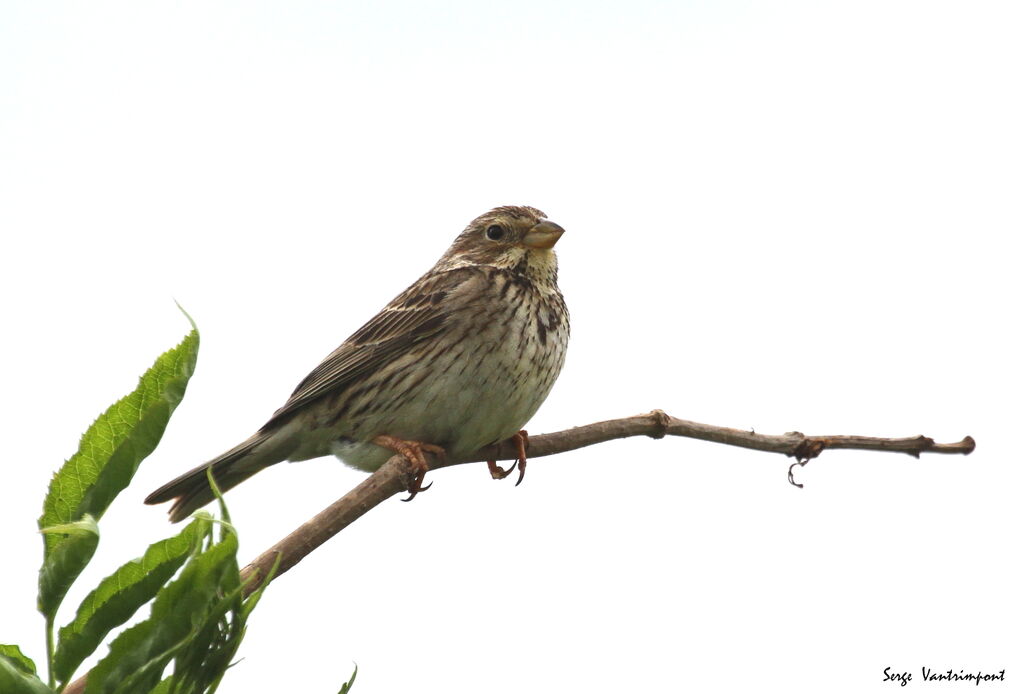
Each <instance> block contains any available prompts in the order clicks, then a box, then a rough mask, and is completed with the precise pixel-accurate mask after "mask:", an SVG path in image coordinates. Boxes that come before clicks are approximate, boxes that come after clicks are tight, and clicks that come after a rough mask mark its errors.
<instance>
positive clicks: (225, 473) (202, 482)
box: [146, 431, 288, 523]
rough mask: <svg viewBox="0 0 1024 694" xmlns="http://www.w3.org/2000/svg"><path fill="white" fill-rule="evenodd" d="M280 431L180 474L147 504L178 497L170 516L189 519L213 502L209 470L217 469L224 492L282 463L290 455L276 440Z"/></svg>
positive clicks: (250, 440) (251, 439)
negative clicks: (192, 514) (196, 511)
mask: <svg viewBox="0 0 1024 694" xmlns="http://www.w3.org/2000/svg"><path fill="white" fill-rule="evenodd" d="M274 433H276V432H262V431H261V432H258V433H256V434H254V435H253V436H251V437H249V438H248V439H246V440H245V441H243V442H242V443H240V444H238V445H237V446H235V447H234V448H232V449H231V450H230V451H227V452H225V453H222V454H221V455H219V456H217V457H216V458H214V459H213V460H211V461H209V462H206V463H203V464H202V465H200V466H199V467H197V468H195V469H193V470H189V471H188V472H186V473H185V474H184V475H181V476H180V477H176V478H175V479H173V480H171V481H170V482H168V483H167V484H165V485H164V486H162V487H160V488H159V489H157V490H156V491H155V492H153V493H152V494H150V495H149V496H147V497H146V503H147V504H162V503H164V502H165V501H171V500H172V499H173V500H174V504H173V505H172V506H171V510H170V511H169V512H168V515H170V517H171V522H172V523H177V522H178V521H180V520H182V519H183V518H187V517H188V516H189V515H190V514H191V513H192V512H193V511H195V510H196V509H199V508H202V507H203V506H205V505H206V504H208V503H210V502H211V501H213V498H214V497H213V491H212V490H211V489H210V482H209V480H207V478H206V471H207V470H208V469H211V468H212V470H213V479H214V480H215V481H216V482H217V486H218V487H219V488H220V490H221V491H222V492H226V491H227V490H229V489H231V488H232V487H234V486H236V485H238V484H241V483H242V482H244V481H245V480H247V479H249V478H250V477H252V476H253V475H255V474H256V473H257V472H259V471H260V470H262V469H263V468H265V467H269V466H271V465H273V464H274V463H279V462H281V461H282V460H284V459H285V458H286V457H287V456H288V451H287V450H282V447H281V445H280V444H277V443H276V442H275V440H274V439H275V437H274V436H273V434H274Z"/></svg>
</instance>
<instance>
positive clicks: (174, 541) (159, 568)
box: [54, 516, 211, 682]
mask: <svg viewBox="0 0 1024 694" xmlns="http://www.w3.org/2000/svg"><path fill="white" fill-rule="evenodd" d="M210 530H211V519H210V517H209V516H205V517H203V516H200V517H199V518H197V519H196V520H195V521H193V522H192V523H190V524H189V525H188V527H186V528H185V529H184V530H183V531H182V532H181V533H179V534H178V535H175V536H174V537H171V538H168V539H166V540H161V541H160V542H157V543H155V544H153V545H150V547H149V548H148V549H147V550H146V554H145V555H144V556H143V557H142V558H140V559H134V560H132V561H130V562H128V563H127V564H125V565H123V566H122V567H121V568H119V569H118V570H117V571H115V572H114V573H113V574H111V575H110V576H107V577H106V578H104V579H103V580H102V581H101V582H100V584H99V586H97V587H96V589H95V590H93V591H92V592H91V593H89V595H88V596H86V598H85V600H83V601H82V604H81V605H80V606H79V608H78V613H77V614H76V615H75V619H74V621H72V622H71V623H70V624H68V625H67V626H65V627H63V628H62V629H61V630H60V640H59V642H58V644H57V651H56V654H55V656H54V674H55V675H56V677H57V680H58V681H60V682H67V681H68V680H69V679H71V676H72V675H73V674H74V672H75V670H76V669H77V668H78V666H79V665H81V664H82V661H83V660H85V658H87V657H88V656H89V655H90V654H91V653H92V652H93V651H95V650H96V648H97V647H98V646H99V645H100V642H101V641H102V640H103V638H104V637H105V636H106V635H107V634H108V633H110V630H111V629H114V628H115V627H118V626H120V625H121V624H124V623H125V622H127V621H128V620H129V619H131V617H132V615H133V614H135V612H136V611H137V610H138V609H139V608H140V607H142V606H143V605H145V604H146V603H147V602H149V601H150V600H152V599H153V597H154V596H156V594H157V592H158V591H159V590H160V588H162V587H163V585H164V584H165V583H166V582H167V581H169V580H170V579H171V577H172V576H174V574H175V572H176V571H177V570H178V569H179V568H181V566H182V564H184V563H185V561H186V560H187V559H188V558H189V556H191V555H192V554H194V553H195V552H196V551H197V550H198V549H199V545H200V543H201V541H202V539H203V537H204V536H205V535H206V534H207V533H209V532H210Z"/></svg>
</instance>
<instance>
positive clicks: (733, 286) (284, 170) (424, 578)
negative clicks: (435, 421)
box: [0, 0, 1024, 694]
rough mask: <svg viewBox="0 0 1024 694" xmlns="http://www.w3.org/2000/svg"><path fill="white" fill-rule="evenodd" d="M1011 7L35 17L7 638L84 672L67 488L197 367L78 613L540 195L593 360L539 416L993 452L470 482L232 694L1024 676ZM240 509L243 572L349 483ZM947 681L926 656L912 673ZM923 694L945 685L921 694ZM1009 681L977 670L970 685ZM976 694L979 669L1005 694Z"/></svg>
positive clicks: (580, 333)
mask: <svg viewBox="0 0 1024 694" xmlns="http://www.w3.org/2000/svg"><path fill="white" fill-rule="evenodd" d="M1021 13H1022V10H1021V9H1020V6H1019V4H1018V3H1013V2H1005V3H996V2H899V1H892V0H888V1H886V2H856V3H853V2H851V3H841V4H840V3H816V2H771V3H755V2H746V3H744V2H677V3H668V2H666V3H657V2H631V3H609V2H600V3H599V2H587V3H582V2H580V3H570V2H550V1H548V2H517V3H514V4H512V3H509V4H506V5H500V6H491V5H485V4H483V3H473V2H463V3H447V4H439V3H415V2H409V3H371V2H361V3H357V2H344V3H343V2H335V3H309V2H291V3H278V4H272V3H254V2H245V3H240V2H239V3H217V4H213V3H175V4H173V5H171V4H169V3H168V4H156V3H120V4H112V3H54V2H51V3H38V2H11V1H7V2H4V3H3V4H2V5H0V228H2V230H3V231H2V237H3V239H4V240H3V244H2V247H3V252H2V256H0V291H2V296H3V310H4V314H5V316H4V325H5V327H4V339H3V341H2V346H0V349H2V350H3V351H2V357H3V360H2V363H3V364H4V370H5V374H4V397H3V398H2V400H0V403H2V404H0V422H3V424H2V433H3V440H4V447H5V450H4V455H3V462H2V465H3V468H2V469H3V475H4V480H5V481H4V484H3V485H2V487H0V504H2V505H0V519H2V520H0V522H2V525H3V533H4V547H5V550H4V552H5V556H6V560H5V561H4V564H5V568H4V569H3V571H2V572H0V573H2V575H0V584H2V590H0V594H2V595H3V601H2V605H0V642H8V643H20V644H22V646H23V648H25V650H26V651H27V652H28V653H29V654H30V655H32V656H33V657H35V658H36V660H37V662H38V663H41V662H42V661H43V660H44V655H43V653H44V649H43V630H42V620H41V618H40V617H38V615H37V614H36V613H35V611H34V601H35V592H34V591H35V580H36V573H35V572H36V567H37V564H38V559H39V557H40V556H41V552H40V541H39V539H38V536H37V534H36V532H35V520H36V518H37V516H38V514H39V509H40V507H41V503H42V498H43V495H44V492H45V486H46V483H47V481H48V479H49V477H50V475H51V473H52V471H53V470H55V469H56V468H57V466H59V464H60V463H61V462H62V461H63V460H64V459H65V458H66V457H68V456H70V455H71V454H72V453H73V452H74V450H75V449H76V446H77V442H78V436H79V435H80V433H81V432H82V431H83V430H84V428H85V427H86V426H87V425H88V424H89V423H90V422H91V421H92V419H93V418H94V417H95V416H96V415H97V414H99V413H100V412H101V411H102V410H103V409H105V408H106V406H107V405H109V404H110V403H111V402H113V400H115V399H116V398H118V397H120V396H121V395H123V394H125V393H127V392H128V391H130V390H131V389H132V388H133V387H134V384H135V379H136V377H137V376H138V375H139V374H140V373H141V372H142V371H143V370H144V369H145V368H146V367H147V366H148V365H149V364H150V363H151V362H152V360H153V359H154V358H155V357H156V356H157V354H159V353H160V352H161V351H163V350H164V349H167V348H169V347H170V346H172V345H173V344H175V343H176V342H177V341H178V340H179V339H180V338H181V336H182V335H184V333H185V332H186V331H187V328H188V325H187V323H186V321H185V319H184V318H183V317H182V316H181V315H180V314H179V313H178V311H177V309H176V308H175V306H174V303H173V299H177V300H178V301H180V302H181V303H182V305H183V306H185V307H186V308H187V309H188V310H189V312H190V313H191V314H192V315H193V316H194V317H195V319H196V321H197V322H198V324H199V327H200V330H201V333H202V349H201V351H200V357H199V366H198V370H197V372H196V375H195V377H194V378H193V380H192V383H191V385H190V386H189V390H188V395H187V396H186V398H185V400H184V402H183V404H182V405H181V407H180V408H179V410H178V412H177V414H176V415H175V417H174V419H173V420H172V422H171V424H170V426H169V428H168V430H167V433H166V435H165V438H164V443H163V444H162V445H161V447H160V448H159V449H158V450H157V452H156V453H155V454H154V455H153V456H152V457H151V458H149V459H148V460H147V461H146V462H145V463H144V464H143V466H142V468H141V470H140V472H139V474H138V476H137V478H136V482H135V484H133V486H132V487H131V488H129V489H128V490H127V491H126V492H125V493H124V494H123V495H122V497H121V498H119V499H118V501H117V502H116V503H115V505H114V506H113V507H112V509H111V511H110V512H109V513H108V514H107V515H106V516H105V518H104V519H103V522H102V524H101V529H102V533H103V538H102V541H101V546H100V550H99V553H98V555H97V558H96V559H95V560H94V564H93V570H91V571H90V572H89V573H88V574H87V575H86V577H85V578H84V579H83V580H82V581H81V582H80V583H79V585H78V588H76V590H74V591H73V592H72V593H71V595H70V596H69V598H68V600H67V601H66V603H65V609H66V613H65V615H64V616H63V617H62V619H61V620H60V621H61V623H66V622H67V621H69V620H70V619H71V616H72V615H73V608H74V606H76V605H77V603H78V601H79V600H80V599H81V597H83V596H84V593H85V591H86V590H87V589H88V588H89V587H91V586H92V584H94V583H95V582H96V581H97V580H99V578H100V577H102V576H103V575H105V574H106V573H108V572H109V571H110V570H112V569H113V568H114V567H115V566H116V565H118V564H119V563H121V562H123V561H125V560H127V559H128V558H130V557H131V556H134V555H137V554H140V553H141V551H142V549H143V548H144V546H145V545H146V544H148V543H150V542H153V541H156V540H157V539H160V538H162V537H164V536H166V535H167V534H169V533H170V532H171V531H172V528H171V527H170V526H168V525H167V524H166V521H165V516H164V509H163V508H153V507H146V506H143V505H142V504H141V501H142V498H143V497H144V496H145V495H146V494H147V493H148V492H149V491H151V490H152V489H153V488H154V487H156V486H157V485H158V484H161V483H162V482H164V481H166V480H167V479H169V478H170V477H173V476H175V475H177V474H178V473H180V472H182V471H183V470H185V469H187V468H190V467H192V466H194V465H196V464H197V463H199V462H201V461H202V460H204V459H206V458H209V457H212V456H214V455H215V454H217V453H220V452H221V451H222V450H224V449H226V448H228V447H230V446H231V445H233V444H235V443H237V442H238V441H239V440H241V439H242V438H244V437H246V436H247V435H249V434H250V433H251V432H252V431H253V430H255V428H256V427H258V426H259V425H260V424H262V423H263V421H264V420H265V419H266V418H267V417H268V416H269V415H270V414H271V413H272V412H273V411H274V409H275V408H277V407H278V406H279V405H280V404H281V403H282V402H283V401H284V399H285V398H286V397H287V395H288V394H289V393H290V392H291V390H292V388H293V387H294V386H295V384H296V383H298V381H299V380H300V379H301V378H302V377H303V376H305V374H306V373H307V372H308V371H309V370H310V369H312V368H313V367H314V366H315V365H316V364H317V363H318V362H319V360H320V359H321V358H322V357H324V356H325V355H326V354H327V353H328V352H330V351H331V350H332V349H333V348H334V347H335V346H336V345H337V344H338V343H340V342H341V340H343V339H344V338H345V337H346V336H347V335H349V334H350V333H351V332H352V331H354V330H355V329H356V328H358V327H359V326H360V325H361V324H362V323H363V322H364V321H365V320H366V319H368V318H369V317H370V316H371V315H373V313H374V312H376V311H377V310H378V309H379V308H380V307H381V306H383V305H384V304H385V303H386V302H387V301H388V300H389V299H390V298H391V297H392V296H394V295H395V294H397V293H398V292H399V291H400V290H402V289H404V288H405V287H406V286H407V285H408V284H409V283H410V282H412V281H413V280H414V279H415V278H416V277H418V276H419V274H420V273H422V272H423V271H424V270H426V269H427V268H428V267H429V266H430V265H431V264H432V263H433V262H434V261H435V260H436V258H437V257H438V256H439V255H440V254H441V253H442V252H443V251H444V249H445V248H446V247H447V245H448V244H449V243H450V241H451V240H452V238H454V236H455V235H456V234H457V233H458V232H459V231H460V230H461V229H462V227H463V226H464V225H465V224H466V223H467V222H468V221H469V220H470V219H472V218H473V217H475V216H476V215H477V214H479V213H481V212H483V211H485V210H487V209H489V208H490V207H493V206H495V205H499V204H529V205H534V206H537V207H540V208H541V209H543V210H545V211H546V212H547V213H548V215H549V216H550V217H551V218H552V219H553V220H555V221H557V222H558V223H560V224H562V225H563V226H564V227H565V228H566V229H567V233H566V235H565V236H564V237H563V239H562V241H561V242H560V243H559V245H558V251H559V253H560V258H561V265H562V278H561V285H562V288H563V291H564V293H565V295H566V298H567V301H568V303H569V306H570V309H571V311H572V321H573V336H572V342H571V345H570V352H569V357H568V361H567V363H566V367H565V370H564V372H563V374H562V377H561V379H560V381H559V383H558V384H557V386H556V388H555V390H554V391H553V392H552V394H551V396H550V397H549V399H548V401H547V402H546V404H545V405H544V407H543V408H542V409H541V411H540V413H539V414H538V415H537V417H536V418H535V419H534V420H533V422H531V424H530V425H529V427H528V428H529V429H530V431H531V432H534V433H541V432H545V431H553V430H557V429H562V428H565V427H569V426H573V425H579V424H584V423H588V422H591V421H595V420H599V419H605V418H611V417H618V416H624V415H630V414H635V413H638V412H643V411H647V410H650V409H652V408H655V407H659V408H663V409H665V410H666V411H668V412H670V413H672V414H674V415H676V416H679V417H684V418H688V419H695V420H698V421H705V422H711V423H716V424H723V425H729V426H736V427H740V428H753V429H756V430H757V431H761V432H766V433H782V432H785V431H789V430H793V429H799V430H801V431H804V432H806V433H810V434H833V433H857V434H870V435H891V436H904V435H914V434H928V435H931V436H934V437H935V438H936V439H938V440H942V441H956V440H959V439H960V438H961V437H962V436H964V435H965V434H971V435H973V436H974V437H975V438H976V439H977V440H978V451H977V452H976V453H975V454H974V455H972V456H970V457H968V458H962V457H959V456H957V457H939V456H927V457H925V458H923V459H922V460H920V461H915V460H913V459H912V458H910V457H907V456H896V455H884V454H878V453H856V452H838V453H837V452H833V453H827V454H826V455H825V456H824V457H823V458H822V459H820V460H818V461H815V462H814V463H812V464H811V465H810V466H808V467H807V468H805V469H803V470H800V471H798V473H797V474H798V477H799V479H800V480H801V481H803V482H804V483H805V484H806V488H805V489H803V490H797V489H795V488H793V487H791V486H790V485H789V484H787V482H786V468H787V466H788V464H789V463H788V461H787V460H785V459H782V458H779V457H773V456H770V455H768V454H764V453H755V452H749V451H743V450H739V449H731V448H726V447H722V446H716V445H713V444H706V443H700V442H695V441H689V440H683V439H673V440H663V441H657V442H655V441H651V440H648V439H633V440H627V441H619V442H613V443H609V444H605V445H602V446H598V447H594V448H590V449H585V450H582V451H577V452H574V453H569V454H565V455H561V456H558V457H557V458H548V459H543V460H541V459H538V460H536V461H535V462H533V463H532V464H531V465H530V468H529V472H528V474H527V476H526V480H525V482H524V483H523V484H522V485H521V486H520V487H519V488H514V487H513V483H512V480H506V481H505V482H504V483H498V482H494V481H491V480H490V479H489V477H488V475H487V472H486V470H485V469H484V467H483V466H482V465H476V466H462V467H460V468H456V469H450V470H444V471H439V472H437V473H432V474H431V475H430V479H431V480H432V481H433V482H434V486H433V488H431V490H430V491H429V492H427V493H426V494H423V495H421V496H420V497H418V498H417V499H416V500H415V502H414V503H411V504H402V503H400V502H399V501H398V500H397V498H396V499H393V500H390V501H388V502H387V503H385V504H383V505H382V506H381V507H378V508H377V509H376V510H374V511H373V512H372V513H371V514H369V515H368V516H367V517H365V518H363V519H362V520H360V521H359V522H358V523H356V524H355V525H354V526H352V527H351V528H349V529H348V530H346V531H345V532H344V533H342V535H340V536H339V537H337V538H335V539H334V540H332V541H331V542H330V543H328V544H327V545H326V546H324V547H322V548H321V549H320V550H318V551H317V552H315V553H314V554H313V555H312V556H311V557H309V558H308V559H306V560H305V561H304V562H303V563H302V564H300V565H299V566H298V567H296V568H295V569H293V570H292V571H291V572H290V573H289V574H287V575H286V576H285V577H283V578H282V579H281V580H280V581H279V582H276V583H274V585H273V586H272V587H271V588H270V590H269V591H268V592H267V594H266V596H265V598H264V602H263V603H262V604H261V606H260V608H259V610H257V612H256V613H255V615H254V618H253V619H252V621H251V627H250V632H249V636H248V638H247V641H246V644H245V645H244V646H243V651H242V655H243V656H244V657H245V660H244V661H243V662H242V663H241V664H240V665H238V666H237V667H236V668H234V669H233V670H232V671H231V673H230V674H229V676H228V677H227V678H226V680H225V684H224V686H223V688H222V690H221V691H223V692H225V693H226V694H234V693H236V692H249V691H302V692H324V693H327V692H335V691H337V688H338V687H339V686H340V684H341V682H342V681H344V679H346V678H347V676H348V674H349V672H350V671H351V663H352V662H353V661H354V662H357V663H358V664H359V667H360V673H359V679H358V681H357V683H356V687H355V691H356V692H358V693H359V694H371V693H375V692H398V691H445V692H452V693H457V692H481V691H486V692H522V691H541V692H556V691H558V692H562V691H588V692H621V691H641V692H643V691H649V692H676V691H702V692H732V691H764V690H766V689H778V688H785V689H786V690H788V691H792V692H820V691H832V692H869V691H881V690H888V689H891V688H892V686H893V683H891V682H890V683H885V684H883V682H882V671H883V668H884V667H886V666H892V667H894V668H896V669H899V670H909V671H912V672H914V673H919V672H920V668H921V666H922V665H927V666H930V667H933V668H935V669H940V670H946V669H949V668H953V669H954V670H957V671H958V670H959V669H960V668H966V669H967V670H969V671H977V670H995V671H998V670H1000V669H1003V668H1005V669H1006V670H1007V679H1008V680H1010V678H1012V681H1013V682H1015V683H1016V684H1012V683H1011V682H1007V683H1006V684H1004V685H1002V686H999V685H995V686H991V688H992V690H993V691H995V690H996V689H998V690H999V691H1010V689H1011V688H1014V687H1018V686H1019V683H1020V682H1021V681H1022V678H1024V667H1022V666H1024V657H1022V655H1021V654H1022V653H1024V636H1022V633H1021V630H1020V624H1021V622H1022V619H1024V600H1022V597H1021V596H1022V592H1021V585H1022V584H1024V571H1022V569H1021V566H1020V561H1019V559H1020V529H1021V522H1022V514H1021V501H1020V500H1021V485H1022V482H1024V474H1022V472H1021V460H1020V458H1021V453H1020V444H1019V431H1020V416H1019V415H1020V392H1021V389H1022V387H1024V382H1022V381H1024V379H1022V378H1021V370H1020V367H1019V363H1020V354H1021V349H1022V340H1021V338H1020V335H1019V332H1020V298H1021V290H1022V284H1024V282H1022V280H1021V277H1020V268H1019V266H1020V257H1021V253H1020V250H1019V248H1018V247H1017V241H1018V239H1019V238H1020V235H1021V231H1022V228H1024V224H1022V212H1021V192H1022V190H1024V170H1022V161H1024V136H1022V132H1024V128H1022V127H1021V124H1022V123H1024V97H1022V78H1021V72H1022V70H1021V68H1022V66H1024V48H1022V45H1024V42H1022V41H1021V36H1022V35H1024V22H1022V16H1021ZM362 478H363V473H360V472H357V471H354V470H350V469H348V468H346V467H344V466H343V465H341V464H338V463H337V462H336V461H334V460H331V459H323V460H319V461H313V462H308V463H303V464H300V465H279V466H276V467H275V468H271V469H269V470H267V471H265V472H263V473H261V474H260V475H258V476H257V477H255V478H254V479H253V480H251V481H249V482H247V483H246V484H244V485H243V486H241V487H239V488H238V489H237V490H235V491H233V492H231V493H230V494H229V495H228V501H229V503H230V505H231V511H232V514H233V517H234V519H235V521H236V523H237V525H238V527H239V528H240V532H241V539H242V552H241V559H242V561H243V562H244V561H248V560H249V559H250V558H252V557H253V556H254V555H256V554H257V553H259V552H260V551H262V550H263V549H265V548H266V547H268V546H270V545H271V544H272V543H273V542H275V541H276V540H278V539H279V538H280V537H282V536H283V535H285V534H286V533H287V532H289V531H290V530H292V529H293V528H294V527H295V526H296V525H298V524H299V523H300V522H302V521H303V520H305V519H306V518H308V517H309V516H312V515H313V514H314V513H315V512H317V511H319V510H320V509H321V508H322V507H324V506H325V505H327V504H328V503H329V502H331V501H333V500H334V499H335V498H337V497H338V496H340V495H341V494H342V493H344V492H345V491H347V490H348V489H349V488H351V487H352V486H354V485H355V484H356V483H357V482H358V481H359V480H360V479H362ZM915 679H919V675H917V674H915ZM913 684H914V685H915V686H916V687H920V686H924V685H922V684H921V683H920V681H915V682H914V683H913ZM969 686H970V687H973V685H962V686H960V687H957V686H956V685H952V686H948V685H947V686H946V687H945V689H947V690H950V691H960V690H964V691H967V690H968V688H969ZM972 691H973V689H972Z"/></svg>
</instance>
